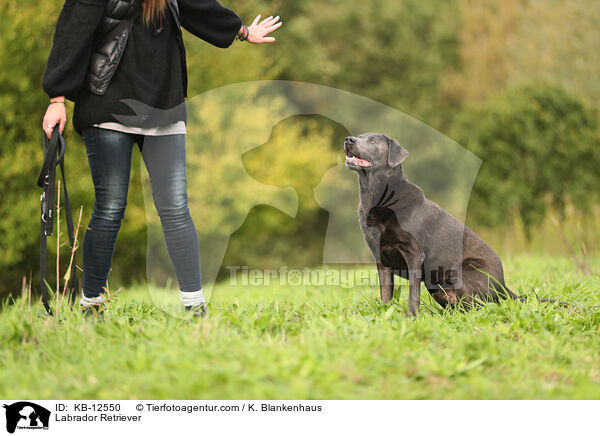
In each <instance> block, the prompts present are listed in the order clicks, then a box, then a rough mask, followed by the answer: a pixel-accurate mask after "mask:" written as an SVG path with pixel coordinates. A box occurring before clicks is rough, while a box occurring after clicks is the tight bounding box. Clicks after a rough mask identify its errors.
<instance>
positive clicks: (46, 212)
mask: <svg viewBox="0 0 600 436" xmlns="http://www.w3.org/2000/svg"><path fill="white" fill-rule="evenodd" d="M58 126H59V125H58V124H56V125H55V126H54V128H53V130H52V134H51V135H50V142H49V143H48V141H47V137H46V134H45V132H44V133H43V135H42V149H43V152H44V163H43V164H42V169H41V171H40V175H39V176H38V180H37V185H38V186H39V187H41V188H43V192H42V195H41V197H40V202H41V204H40V288H41V292H42V303H43V304H44V308H45V309H46V313H47V314H48V315H50V316H52V309H51V308H50V304H49V303H48V290H47V288H46V269H47V268H46V254H47V241H46V238H47V237H48V236H51V235H52V230H53V224H54V216H53V215H54V196H55V188H56V186H55V185H56V167H58V166H60V169H61V175H62V179H63V191H64V201H65V208H64V210H65V216H66V221H67V230H68V234H69V242H70V245H71V249H73V247H74V246H75V238H74V227H75V226H74V224H73V215H72V213H71V204H70V201H69V194H68V190H67V181H66V178H65V166H64V158H65V151H66V148H67V147H66V143H65V139H64V137H63V136H62V135H61V133H60V130H59V127H58ZM57 280H58V278H57ZM78 283H79V281H78V278H77V270H76V268H74V267H73V268H72V269H71V286H70V290H69V293H70V301H71V304H73V303H74V302H75V297H76V295H77V293H78V288H79V285H78Z"/></svg>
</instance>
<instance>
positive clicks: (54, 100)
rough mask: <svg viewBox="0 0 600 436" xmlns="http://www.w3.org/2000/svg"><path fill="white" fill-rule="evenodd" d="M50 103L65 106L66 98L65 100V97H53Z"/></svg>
mask: <svg viewBox="0 0 600 436" xmlns="http://www.w3.org/2000/svg"><path fill="white" fill-rule="evenodd" d="M50 103H62V104H64V103H65V98H64V97H63V96H60V97H52V98H51V99H50Z"/></svg>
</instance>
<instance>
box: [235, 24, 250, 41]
mask: <svg viewBox="0 0 600 436" xmlns="http://www.w3.org/2000/svg"><path fill="white" fill-rule="evenodd" d="M248 35H250V30H248V26H246V25H245V24H242V34H241V35H240V34H239V33H238V34H237V35H236V36H235V37H236V39H237V40H238V41H245V40H247V39H248Z"/></svg>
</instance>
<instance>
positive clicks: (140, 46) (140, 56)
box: [42, 0, 242, 134]
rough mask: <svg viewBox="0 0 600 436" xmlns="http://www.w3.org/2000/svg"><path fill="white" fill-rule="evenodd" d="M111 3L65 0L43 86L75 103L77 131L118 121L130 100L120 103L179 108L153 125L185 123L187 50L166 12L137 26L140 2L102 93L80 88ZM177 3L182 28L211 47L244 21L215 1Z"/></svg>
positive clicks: (230, 39)
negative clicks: (157, 24) (158, 25)
mask: <svg viewBox="0 0 600 436" xmlns="http://www.w3.org/2000/svg"><path fill="white" fill-rule="evenodd" d="M111 1H115V0H66V2H65V4H64V6H63V9H62V11H61V14H60V16H59V18H58V22H57V25H56V31H55V34H54V39H53V45H52V50H51V51H50V56H49V58H48V63H47V65H46V70H45V71H44V77H43V80H42V86H43V88H44V90H45V91H46V93H47V94H48V96H49V97H56V96H59V95H64V96H65V97H67V98H68V99H69V100H72V101H74V102H75V110H74V113H73V125H74V128H75V130H76V131H77V132H78V133H80V134H81V132H82V130H83V129H84V128H85V127H87V126H90V125H92V124H94V123H101V122H105V121H118V122H123V121H122V119H120V118H119V117H118V115H121V116H128V115H134V114H135V112H134V111H132V110H131V108H130V106H131V104H125V103H124V102H123V101H122V100H124V101H126V102H131V101H135V102H140V103H142V104H143V105H147V106H148V107H151V108H156V109H157V110H162V111H163V112H164V111H165V110H168V109H171V108H178V110H175V111H172V113H171V115H170V116H169V117H161V123H160V124H157V125H163V124H167V123H171V122H175V121H178V120H184V121H185V120H186V114H185V104H182V103H183V102H184V97H185V96H186V95H187V71H186V68H185V52H184V51H183V52H182V49H183V39H182V38H181V30H180V28H179V26H178V25H177V23H176V21H175V19H174V17H173V14H171V13H170V11H169V10H167V11H166V15H165V17H164V19H163V20H162V23H161V24H162V26H161V27H162V30H161V31H160V32H158V33H157V32H156V31H155V30H156V29H155V26H150V27H146V26H145V25H144V24H143V22H142V17H141V4H138V5H137V6H136V8H137V10H136V11H135V12H134V17H133V18H132V23H133V25H132V27H131V30H130V32H129V34H128V38H127V43H126V46H125V49H124V51H123V55H122V57H121V59H120V62H119V64H118V67H117V68H116V71H115V72H114V75H113V76H112V78H111V79H110V84H109V85H108V87H107V88H106V90H105V93H104V94H102V95H99V94H98V93H95V92H92V91H91V90H90V87H89V86H86V85H85V84H86V77H89V73H90V62H91V60H92V56H93V53H94V50H95V47H97V44H98V38H101V37H102V36H101V32H99V29H100V27H101V26H102V23H103V22H105V20H106V15H107V3H109V2H111ZM178 5H179V10H180V15H179V17H180V21H181V26H182V27H183V28H185V29H186V30H188V31H190V32H191V33H192V34H194V35H196V36H198V37H200V38H202V39H204V40H205V41H207V42H209V43H211V44H213V45H215V46H217V47H223V48H225V47H228V46H229V45H230V44H231V43H232V42H233V40H234V38H235V35H236V34H237V32H238V30H239V28H240V26H241V24H242V20H241V19H240V18H239V17H238V16H237V15H236V14H235V13H234V12H233V11H231V10H229V9H227V8H225V7H223V6H222V5H220V4H219V3H218V2H217V1H215V0H178ZM182 59H183V61H182ZM138 106H139V105H138ZM179 109H183V110H179ZM115 115H117V116H115ZM150 118H152V117H150Z"/></svg>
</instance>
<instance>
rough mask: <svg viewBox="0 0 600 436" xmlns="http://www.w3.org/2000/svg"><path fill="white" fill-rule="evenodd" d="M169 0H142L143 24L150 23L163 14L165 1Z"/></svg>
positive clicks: (157, 19) (160, 18)
mask: <svg viewBox="0 0 600 436" xmlns="http://www.w3.org/2000/svg"><path fill="white" fill-rule="evenodd" d="M170 1H171V0H142V16H143V19H144V24H145V25H146V26H149V25H150V23H156V22H158V21H159V20H160V21H162V18H163V17H164V15H165V11H166V9H167V3H169V2H170Z"/></svg>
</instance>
